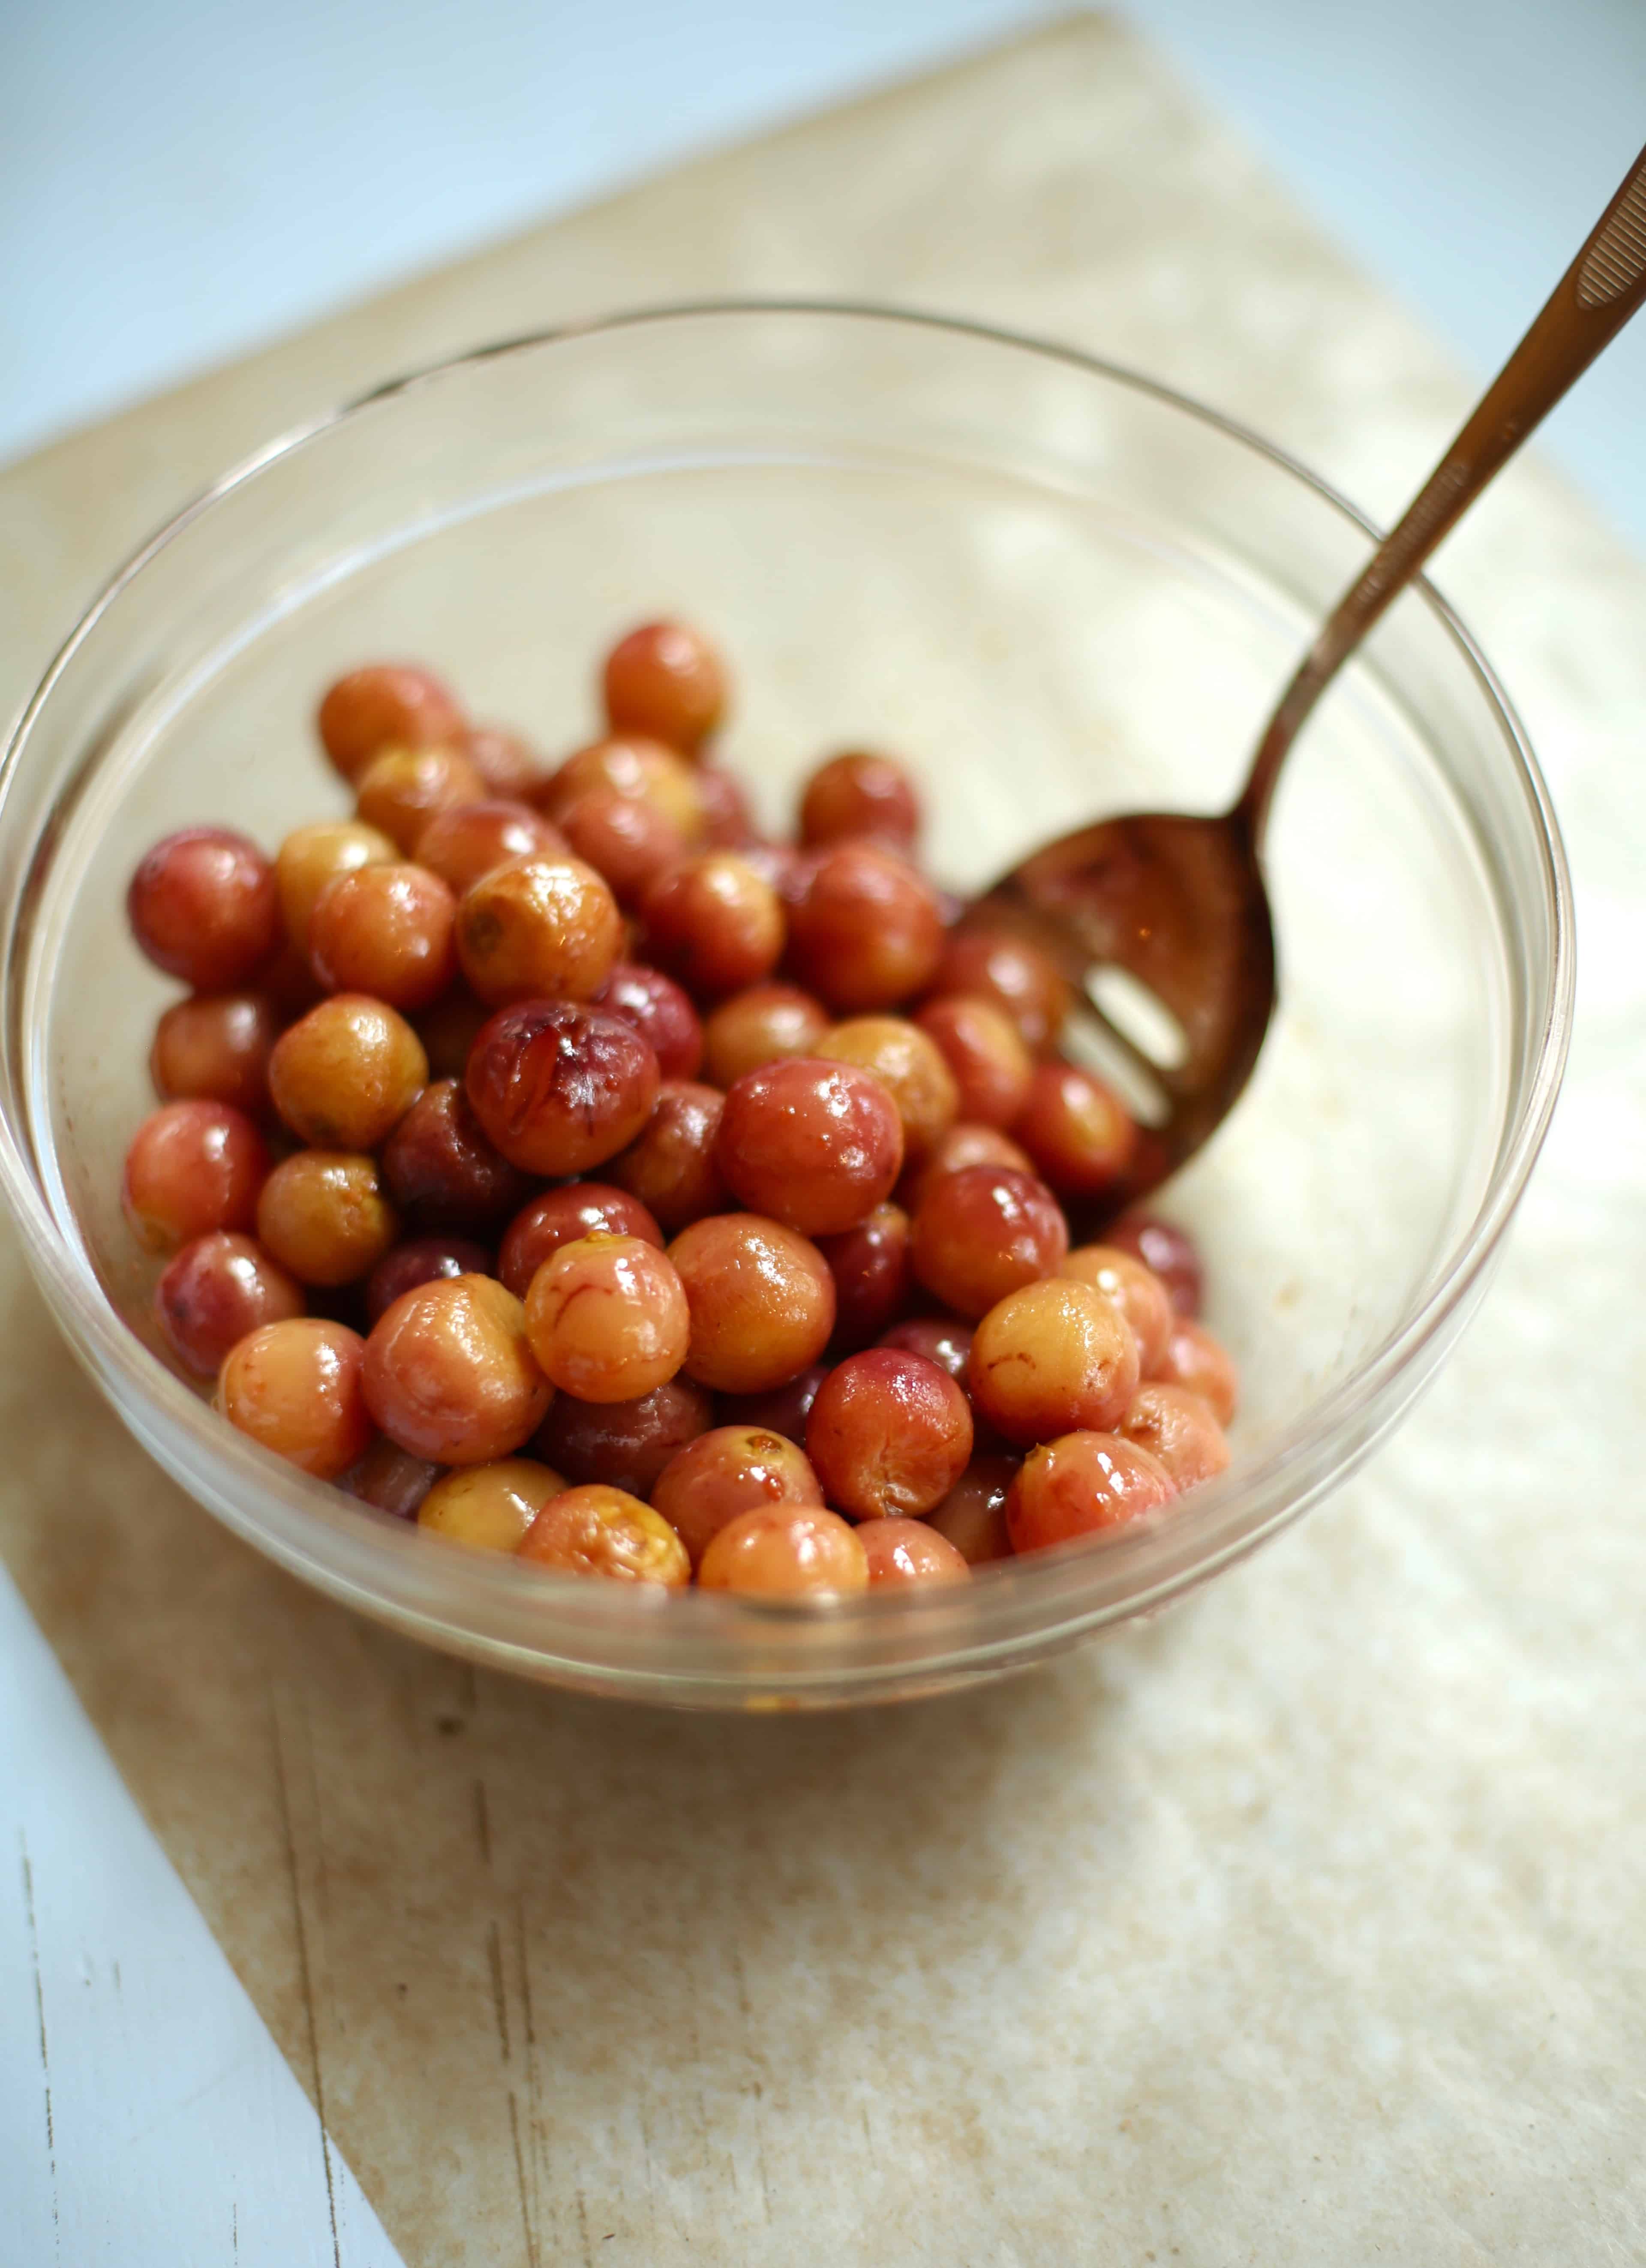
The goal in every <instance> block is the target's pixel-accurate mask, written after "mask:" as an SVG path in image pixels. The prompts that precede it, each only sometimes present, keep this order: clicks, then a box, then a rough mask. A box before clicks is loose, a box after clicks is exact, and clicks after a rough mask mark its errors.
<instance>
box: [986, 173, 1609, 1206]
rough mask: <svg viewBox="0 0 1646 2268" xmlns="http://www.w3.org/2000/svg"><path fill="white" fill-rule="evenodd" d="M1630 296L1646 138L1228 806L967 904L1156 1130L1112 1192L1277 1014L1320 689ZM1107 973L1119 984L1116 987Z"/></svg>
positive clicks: (1293, 693) (1248, 1071)
mask: <svg viewBox="0 0 1646 2268" xmlns="http://www.w3.org/2000/svg"><path fill="white" fill-rule="evenodd" d="M1642 302H1646V151H1642V153H1641V155H1640V156H1639V157H1638V158H1636V159H1635V165H1634V166H1633V168H1632V169H1631V171H1630V173H1628V177H1627V178H1626V179H1625V180H1624V182H1623V184H1622V186H1621V188H1620V189H1619V190H1618V192H1617V194H1616V195H1615V196H1614V197H1613V199H1612V202H1611V203H1610V204H1609V205H1608V206H1607V207H1606V210H1605V212H1603V213H1602V214H1601V216H1600V218H1599V220H1598V222H1597V223H1596V225H1595V226H1594V228H1593V229H1592V230H1591V232H1590V234H1589V236H1588V238H1587V239H1586V240H1585V242H1584V245H1583V246H1582V247H1581V248H1580V250H1579V252H1578V254H1577V256H1576V259H1575V260H1574V261H1572V263H1571V266H1570V267H1569V269H1567V271H1566V273H1565V275H1564V276H1562V277H1561V281H1560V282H1559V283H1558V284H1556V285H1555V287H1554V291H1553V292H1552V293H1551V294H1550V297H1549V298H1548V300H1547V303H1546V305H1545V306H1544V307H1543V308H1542V310H1541V311H1540V313H1539V314H1538V316H1537V317H1536V319H1535V320H1533V322H1532V328H1531V329H1530V330H1529V331H1528V332H1527V333H1526V335H1525V337H1524V338H1523V339H1522V340H1521V342H1520V343H1519V345H1518V346H1517V348H1516V349H1515V350H1514V352H1513V354H1511V355H1510V357H1509V360H1508V361H1507V362H1506V363H1505V364H1504V365H1503V369H1502V370H1501V371H1500V372H1498V374H1497V376H1496V378H1495V379H1493V381H1492V383H1491V385H1490V386H1489V387H1488V388H1487V390H1486V392H1485V394H1483V395H1482V396H1481V400H1480V401H1479V403H1478V404H1477V405H1476V407H1475V409H1474V410H1473V413H1472V414H1471V416H1469V417H1468V419H1467V420H1466V423H1464V425H1463V427H1462V428H1461V430H1460V431H1459V433H1458V435H1457V436H1456V438H1455V439H1454V440H1453V441H1452V443H1451V447H1450V448H1449V449H1448V450H1447V451H1446V453H1445V454H1444V457H1442V459H1441V460H1440V462H1439V464H1438V465H1437V466H1436V468H1435V469H1434V471H1433V472H1432V473H1431V474H1430V475H1429V479H1428V480H1427V481H1426V482H1424V484H1423V486H1422V488H1421V489H1420V490H1418V492H1417V494H1416V496H1415V497H1414V498H1413V500H1412V503H1411V504H1410V505H1409V506H1408V507H1407V511H1406V512H1405V514H1404V515H1403V516H1402V518H1401V519H1400V521H1399V522H1398V523H1397V525H1396V526H1395V527H1394V528H1393V529H1392V531H1391V533H1390V534H1388V535H1387V536H1385V539H1384V541H1382V542H1381V543H1380V544H1379V545H1378V549H1377V550H1376V551H1375V552H1374V554H1373V555H1372V557H1371V559H1370V562H1369V563H1368V564H1367V566H1366V567H1365V568H1364V570H1363V571H1362V573H1361V574H1360V575H1359V576H1358V577H1357V578H1356V580H1355V582H1353V583H1352V584H1351V585H1349V588H1348V590H1347V591H1346V592H1345V593H1344V594H1343V596H1342V598H1341V600H1339V601H1338V604H1337V606H1336V607H1335V608H1334V610H1333V612H1332V614H1331V615H1329V616H1328V617H1327V619H1326V622H1324V623H1323V625H1322V626H1321V629H1320V630H1319V634H1318V636H1317V637H1316V638H1315V641H1314V643H1313V644H1312V646H1311V648H1310V650H1309V652H1307V653H1306V654H1305V655H1304V659H1303V660H1302V662H1301V663H1300V664H1299V666H1298V667H1297V672H1296V674H1294V676H1293V677H1292V680H1291V681H1290V684H1289V685H1288V686H1287V688H1286V689H1285V691H1284V692H1283V693H1282V696H1281V698H1280V701H1279V703H1278V704H1277V706H1276V707H1275V711H1274V714H1273V715H1272V716H1271V717H1270V718H1269V720H1268V725H1266V726H1265V728H1264V731H1263V733H1262V736H1261V738H1260V740H1259V742H1258V745H1257V748H1256V750H1255V752H1254V754H1253V759H1252V765H1251V769H1250V771H1249V773H1248V775H1247V777H1246V785H1245V787H1244V788H1243V789H1242V791H1241V793H1240V797H1239V799H1238V802H1237V803H1236V805H1235V806H1234V808H1233V810H1231V811H1230V812H1228V813H1226V814H1223V816H1222V817H1220V818H1211V819H1205V818H1196V817H1194V816H1192V815H1191V814H1187V813H1177V812H1164V811H1154V812H1140V813H1128V814H1127V815H1126V816H1125V817H1123V818H1119V819H1109V820H1103V821H1099V823H1098V824H1097V825H1096V826H1094V827H1086V828H1081V829H1080V831H1079V832H1078V833H1077V834H1074V835H1066V836H1063V837H1062V840H1061V841H1060V842H1057V843H1049V844H1048V845H1047V848H1046V849H1045V850H1044V851H1036V852H1035V854H1034V856H1033V857H1032V858H1025V860H1024V861H1023V863H1022V865H1019V866H1017V867H1015V868H1014V869H1013V870H1012V872H1011V873H1010V874H1008V875H1007V876H1006V877H1005V879H1004V880H1003V881H1000V882H997V883H996V885H995V887H994V888H993V889H992V890H990V891H989V892H988V895H987V896H985V897H983V898H981V899H980V900H979V901H978V902H977V904H976V905H975V906H974V908H973V909H972V912H971V915H970V917H968V918H969V920H970V921H971V922H972V923H974V924H981V925H982V926H984V927H988V928H994V929H1002V928H1003V929H1007V930H1010V931H1015V932H1017V933H1018V934H1019V935H1022V936H1025V937H1026V938H1028V939H1030V940H1031V941H1032V943H1034V944H1036V945H1038V946H1040V948H1041V950H1042V951H1044V952H1045V953H1047V954H1049V955H1050V956H1051V958H1052V960H1053V961H1054V962H1055V963H1056V965H1057V966H1058V968H1061V969H1062V972H1063V974H1064V975H1065V976H1067V977H1068V978H1069V981H1070V983H1072V984H1073V985H1074V986H1075V988H1076V992H1077V998H1078V999H1079V1000H1080V1002H1081V1004H1082V1005H1081V1008H1080V1010H1079V1012H1078V1013H1077V1016H1075V1017H1073V1018H1071V1019H1070V1022H1069V1027H1068V1028H1067V1029H1066V1031H1065V1033H1064V1035H1063V1042H1064V1045H1065V1048H1066V1049H1067V1050H1068V1051H1069V1053H1070V1054H1084V1055H1086V1056H1088V1057H1091V1056H1097V1057H1099V1058H1100V1060H1099V1064H1098V1067H1099V1068H1108V1069H1109V1070H1110V1071H1112V1073H1113V1074H1114V1076H1115V1083H1116V1084H1117V1085H1118V1086H1120V1087H1121V1090H1122V1092H1123V1093H1124V1094H1125V1097H1126V1100H1127V1101H1128V1102H1129V1103H1131V1104H1132V1106H1133V1108H1134V1109H1135V1112H1136V1114H1137V1116H1140V1117H1141V1118H1142V1119H1143V1123H1144V1125H1145V1127H1146V1128H1147V1129H1148V1130H1149V1131H1148V1133H1147V1134H1146V1135H1145V1138H1144V1139H1143V1141H1142V1142H1140V1143H1139V1145H1138V1147H1137V1153H1136V1158H1135V1163H1134V1165H1133V1167H1132V1168H1131V1170H1130V1173H1129V1175H1128V1180H1127V1183H1126V1186H1125V1188H1124V1189H1121V1190H1118V1191H1116V1192H1115V1195H1116V1197H1117V1198H1118V1199H1122V1200H1124V1199H1130V1198H1134V1197H1141V1196H1143V1195H1144V1194H1145V1192H1146V1191H1148V1190H1149V1189H1153V1188H1154V1187H1155V1185H1156V1184H1157V1182H1163V1181H1165V1178H1166V1176H1167V1175H1168V1174H1171V1173H1174V1172H1175V1171H1176V1169H1177V1168H1178V1167H1179V1166H1180V1165H1181V1164H1182V1163H1183V1161H1184V1160H1185V1159H1187V1158H1190V1157H1192V1156H1193V1155H1194V1152H1195V1151H1196V1150H1198V1149H1199V1148H1200V1146H1201V1143H1202V1142H1204V1141H1205V1140H1206V1138H1207V1137H1208V1136H1209V1134H1211V1133H1212V1132H1213V1131H1214V1130H1215V1129H1216V1127H1217V1126H1218V1125H1219V1123H1221V1122H1222V1120H1223V1118H1224V1117H1226V1116H1227V1115H1228V1113H1229V1112H1230V1111H1231V1109H1232V1108H1233V1107H1234V1105H1235V1103H1236V1101H1238V1098H1239V1095H1240V1092H1241V1090H1242V1088H1243V1087H1244V1086H1246V1081H1247V1079H1250V1077H1251V1076H1252V1068H1253V1064H1255V1063H1256V1061H1257V1059H1258V1056H1259V1053H1260V1050H1261V1048H1262V1045H1263V1035H1264V1034H1265V1033H1266V1032H1267V1031H1268V1025H1269V1019H1270V1017H1271V1016H1272V1014H1273V1013H1274V1009H1275V933H1274V928H1273V925H1272V924H1271V922H1270V919H1269V909H1268V895H1267V894H1266V893H1265V890H1264V887H1263V876H1262V872H1261V869H1260V865H1259V859H1258V852H1259V846H1260V843H1261V841H1262V834H1263V826H1264V821H1265V817H1266V815H1267V813H1268V806H1269V800H1270V798H1271V797H1272V795H1273V793H1274V789H1275V781H1276V779H1277V777H1279V774H1280V770H1281V767H1282V764H1283V763H1284V762H1285V761H1286V758H1287V756H1288V755H1289V753H1290V750H1291V747H1292V746H1293V744H1294V743H1295V742H1296V740H1297V735H1298V733H1299V732H1301V730H1302V729H1303V726H1304V724H1305V723H1306V722H1307V720H1308V718H1309V716H1310V714H1311V713H1312V711H1313V709H1314V706H1315V703H1317V702H1318V701H1319V698H1320V696H1321V694H1322V693H1323V692H1324V691H1325V689H1326V687H1327V686H1328V685H1329V684H1330V683H1331V682H1332V680H1333V678H1334V676H1335V675H1336V674H1337V672H1338V671H1339V670H1340V669H1341V667H1342V666H1343V663H1344V662H1345V661H1346V660H1347V659H1348V656H1349V655H1350V654H1351V653H1353V652H1354V651H1355V649H1356V646H1357V645H1358V644H1360V642H1361V640H1362V639H1363V637H1365V635H1366V633H1367V631H1368V630H1370V628H1371V627H1372V625H1373V624H1374V623H1375V622H1377V621H1378V619H1379V617H1380V616H1381V615H1383V613H1384V611H1385V608H1387V607H1388V606H1389V605H1390V603H1391V602H1392V600H1393V599H1394V598H1395V597H1396V596H1397V595H1398V593H1400V592H1401V591H1403V590H1404V589H1405V588H1406V586H1407V584H1408V583H1409V582H1410V581H1411V579H1412V578H1413V577H1414V576H1415V574H1416V573H1417V572H1418V571H1419V570H1420V569H1421V568H1422V564H1423V563H1424V561H1425V560H1426V559H1427V558H1428V557H1429V555H1430V554H1431V553H1432V552H1433V550H1434V549H1435V547H1436V546H1437V544H1438V543H1439V542H1440V541H1442V540H1443V538H1444V536H1445V534H1446V533H1447V531H1448V530H1449V529H1450V528H1451V527H1455V526H1456V525H1457V522H1458V521H1459V519H1461V518H1462V516H1463V514H1464V513H1465V512H1466V511H1467V510H1468V508H1469V506H1470V504H1473V501H1474V499H1475V497H1478V496H1479V495H1480V493H1481V490H1482V489H1484V488H1486V487H1487V486H1488V483H1489V482H1490V481H1491V480H1492V478H1493V476H1494V475H1495V474H1496V473H1497V472H1498V470H1499V469H1500V468H1502V467H1503V465H1505V464H1506V463H1507V462H1508V460H1509V459H1510V457H1511V456H1513V454H1514V453H1515V451H1516V450H1517V448H1518V447H1519V446H1520V444H1521V443H1522V442H1523V441H1524V440H1525V438H1526V436H1527V434H1528V433H1530V432H1531V431H1533V429H1534V428H1535V427H1536V426H1537V425H1538V423H1539V422H1540V420H1541V419H1542V418H1543V416H1545V414H1546V413H1547V411H1548V410H1549V409H1551V408H1552V407H1553V406H1554V403H1555V402H1556V401H1559V400H1560V398H1561V395H1562V394H1564V393H1565V392H1566V391H1567V389H1568V388H1569V387H1570V386H1572V385H1573V384H1574V383H1575V382H1576V379H1578V378H1579V377H1580V376H1581V375H1582V374H1583V372H1584V371H1585V370H1587V369H1588V367H1589V365H1590V364H1591V362H1592V361H1593V360H1594V358H1595V357H1596V356H1597V355H1598V353H1599V352H1600V351H1601V350H1602V349H1603V348H1604V347H1605V346H1606V344H1607V343H1608V342H1610V341H1611V340H1612V339H1613V338H1615V337H1616V335H1617V334H1618V332H1619V331H1620V329H1621V328H1622V327H1623V325H1624V324H1625V323H1626V322H1628V320H1629V318H1630V317H1631V316H1632V315H1633V314H1634V313H1635V312H1636V310H1637V309H1638V308H1639V307H1640V306H1641V305H1642ZM1117 979H1118V980H1120V981H1121V983H1124V984H1127V985H1129V987H1130V988H1131V989H1130V991H1129V994H1127V993H1122V994H1121V995H1116V994H1115V993H1114V992H1113V983H1114V982H1115V981H1116V980H1117ZM1106 986H1108V987H1109V990H1107V991H1106V990H1105V988H1106ZM1140 996H1141V997H1140ZM1127 1005H1128V1006H1129V1013H1126V1007H1127ZM1140 1007H1141V1008H1142V1009H1143V1010H1145V1011H1147V1012H1148V1013H1145V1014H1140V1013H1138V1011H1139V1009H1140ZM1162 1009H1164V1010H1165V1012H1166V1015H1165V1018H1164V1019H1163V1018H1162V1017H1161V1015H1160V1013H1159V1012H1160V1011H1161V1010H1162ZM1117 1018H1118V1020H1117ZM1083 1027H1084V1037H1085V1039H1086V1041H1087V1042H1088V1044H1087V1045H1086V1046H1084V1047H1083V1046H1082V1045H1081V1040H1082V1033H1083Z"/></svg>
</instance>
